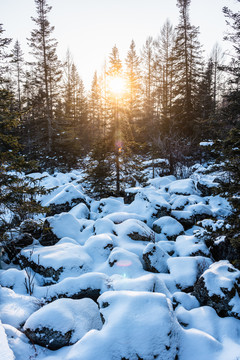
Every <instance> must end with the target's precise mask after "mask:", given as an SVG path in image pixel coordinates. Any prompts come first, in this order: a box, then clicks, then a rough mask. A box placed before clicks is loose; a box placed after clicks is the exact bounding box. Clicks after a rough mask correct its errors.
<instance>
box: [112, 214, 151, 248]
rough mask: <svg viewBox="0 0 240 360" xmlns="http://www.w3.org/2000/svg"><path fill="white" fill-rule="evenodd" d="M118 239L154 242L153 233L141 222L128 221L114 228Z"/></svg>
mask: <svg viewBox="0 0 240 360" xmlns="http://www.w3.org/2000/svg"><path fill="white" fill-rule="evenodd" d="M116 231H117V234H118V236H119V237H124V238H125V237H128V238H130V239H132V240H140V241H153V242H154V241H155V236H154V232H153V231H152V230H151V229H150V228H149V227H148V226H147V225H146V224H145V223H144V222H142V221H140V220H135V219H129V220H126V221H124V222H123V223H121V224H119V225H117V226H116Z"/></svg>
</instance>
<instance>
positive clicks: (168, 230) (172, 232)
mask: <svg viewBox="0 0 240 360" xmlns="http://www.w3.org/2000/svg"><path fill="white" fill-rule="evenodd" d="M153 230H154V231H155V232H156V233H158V234H164V235H166V237H167V239H168V240H175V239H176V237H177V236H178V235H180V234H183V232H184V228H183V226H182V225H181V224H180V223H179V222H178V221H177V220H176V219H174V218H172V217H171V216H163V217H161V218H160V219H158V220H156V221H154V223H153Z"/></svg>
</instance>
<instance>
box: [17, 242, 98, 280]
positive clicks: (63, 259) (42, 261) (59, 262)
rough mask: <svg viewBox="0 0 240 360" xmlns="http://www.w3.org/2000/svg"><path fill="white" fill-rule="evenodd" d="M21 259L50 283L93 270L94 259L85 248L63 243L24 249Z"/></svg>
mask: <svg viewBox="0 0 240 360" xmlns="http://www.w3.org/2000/svg"><path fill="white" fill-rule="evenodd" d="M20 259H21V261H22V262H23V263H24V264H25V266H26V267H30V268H31V269H33V270H34V271H35V272H37V273H38V274H41V275H43V276H44V277H45V278H50V279H49V280H50V281H58V280H59V279H60V280H62V279H63V278H65V277H67V276H79V275H81V274H84V273H86V272H88V271H91V269H92V262H93V260H92V258H91V257H90V256H89V255H88V253H87V252H86V251H85V249H84V247H83V246H80V245H77V244H75V243H72V242H69V241H68V239H67V241H66V242H64V241H62V242H60V243H59V244H56V245H54V246H44V247H40V246H39V247H35V248H34V249H24V250H22V251H21V253H20Z"/></svg>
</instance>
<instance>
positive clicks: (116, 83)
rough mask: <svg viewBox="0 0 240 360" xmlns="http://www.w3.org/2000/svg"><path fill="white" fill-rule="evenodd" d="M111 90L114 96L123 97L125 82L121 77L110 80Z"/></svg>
mask: <svg viewBox="0 0 240 360" xmlns="http://www.w3.org/2000/svg"><path fill="white" fill-rule="evenodd" d="M109 89H110V90H111V92H112V93H113V94H114V95H121V94H122V93H123V92H124V91H125V81H124V79H123V78H122V77H121V76H115V77H112V78H111V79H110V80H109Z"/></svg>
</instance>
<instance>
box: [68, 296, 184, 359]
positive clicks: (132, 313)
mask: <svg viewBox="0 0 240 360" xmlns="http://www.w3.org/2000/svg"><path fill="white" fill-rule="evenodd" d="M98 302H99V306H100V312H101V314H102V317H103V319H104V325H103V328H102V329H101V330H100V331H91V332H90V333H88V335H87V336H85V337H84V338H82V339H81V340H80V341H79V342H78V343H77V344H75V345H74V346H73V347H72V349H71V350H70V352H69V354H68V357H67V360H90V359H91V360H93V359H94V358H95V357H96V354H97V357H98V358H99V359H104V360H112V359H131V360H137V359H154V358H156V359H159V360H173V359H174V358H177V355H178V352H179V346H180V336H179V335H180V333H181V328H180V326H179V324H178V323H177V321H176V319H175V316H174V313H173V311H172V307H171V303H170V301H169V300H168V299H167V298H166V296H165V295H163V294H159V293H149V292H136V291H114V292H107V293H105V294H103V295H102V296H100V298H99V299H98ZM143 324H144V325H143ZM106 349H107V351H106Z"/></svg>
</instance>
